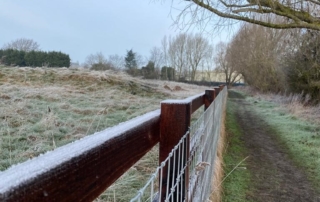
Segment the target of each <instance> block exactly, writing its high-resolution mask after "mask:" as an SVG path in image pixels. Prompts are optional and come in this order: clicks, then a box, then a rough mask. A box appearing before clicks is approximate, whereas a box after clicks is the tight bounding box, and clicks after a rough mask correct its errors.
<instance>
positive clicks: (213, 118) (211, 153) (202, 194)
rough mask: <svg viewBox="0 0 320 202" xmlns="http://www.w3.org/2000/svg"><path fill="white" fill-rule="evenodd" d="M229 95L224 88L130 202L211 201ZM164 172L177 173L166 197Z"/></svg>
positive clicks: (173, 176)
mask: <svg viewBox="0 0 320 202" xmlns="http://www.w3.org/2000/svg"><path fill="white" fill-rule="evenodd" d="M226 94H227V88H224V89H223V90H222V91H221V92H220V93H219V95H218V96H217V97H216V98H215V100H214V101H213V102H212V103H211V105H210V106H209V107H208V109H207V110H206V111H205V112H203V113H202V114H201V115H200V117H199V118H198V119H197V120H196V121H195V122H194V123H193V124H192V125H191V127H190V128H189V130H188V131H187V132H186V134H185V135H184V136H183V137H182V138H181V139H180V141H179V143H178V144H177V145H176V146H175V147H174V148H173V150H172V151H171V152H170V154H169V155H168V157H167V158H166V159H165V160H164V161H163V162H162V163H161V164H160V166H159V167H158V168H157V169H156V172H155V173H153V174H152V176H151V178H150V179H149V181H148V182H147V183H146V184H145V186H144V187H143V188H141V189H140V190H139V191H138V194H137V195H136V196H135V197H134V198H132V199H131V201H130V202H135V201H138V202H142V201H143V202H146V201H150V202H158V201H168V202H169V201H170V202H171V201H175V202H178V201H201V202H203V201H208V200H209V197H210V194H211V192H212V184H213V180H214V178H213V176H214V170H215V167H214V166H215V159H216V155H217V146H218V140H219V136H220V129H221V124H222V122H221V119H222V115H223V109H224V104H225V98H226ZM188 138H190V149H189V151H188V152H189V155H187V154H186V153H185V152H186V151H187V150H186V149H185V147H186V143H187V139H188ZM186 156H189V157H188V159H183V158H185V157H186ZM173 162H176V163H173ZM165 168H167V169H168V170H176V171H177V172H172V174H171V175H170V174H168V175H167V180H166V181H167V186H166V187H165V189H166V190H165V193H166V195H165V196H162V194H159V193H163V190H162V189H163V188H162V186H159V182H162V181H163V179H162V178H163V176H162V173H163V170H164V169H165ZM185 173H189V180H188V181H189V183H188V185H186V186H187V190H185V186H184V183H181V182H184V181H185V180H184V178H185V177H184V175H185ZM161 197H164V198H161Z"/></svg>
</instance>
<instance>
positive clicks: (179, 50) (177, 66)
mask: <svg viewBox="0 0 320 202" xmlns="http://www.w3.org/2000/svg"><path fill="white" fill-rule="evenodd" d="M186 46H187V34H179V35H177V36H176V37H174V38H172V39H171V40H170V41H169V49H168V55H169V60H170V63H171V66H172V67H173V68H174V70H175V72H176V76H177V77H178V80H180V79H185V78H186V76H187V69H186V68H187V66H188V60H187V56H186V50H187V48H186Z"/></svg>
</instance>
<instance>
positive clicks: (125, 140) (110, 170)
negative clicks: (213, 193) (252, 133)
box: [0, 87, 226, 202]
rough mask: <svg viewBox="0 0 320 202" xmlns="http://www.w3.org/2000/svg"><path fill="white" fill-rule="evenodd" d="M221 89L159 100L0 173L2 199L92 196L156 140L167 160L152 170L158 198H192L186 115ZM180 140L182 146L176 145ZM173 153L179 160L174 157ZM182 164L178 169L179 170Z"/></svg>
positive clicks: (86, 198)
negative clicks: (153, 105)
mask: <svg viewBox="0 0 320 202" xmlns="http://www.w3.org/2000/svg"><path fill="white" fill-rule="evenodd" d="M222 89H223V87H220V88H219V87H217V88H214V89H213V90H208V91H206V92H205V93H203V94H199V95H196V96H193V97H190V98H187V99H184V100H166V101H163V102H162V103H161V111H160V110H155V111H152V112H149V113H147V114H145V115H142V116H139V117H137V118H134V119H132V120H130V121H127V122H124V123H121V124H119V125H117V126H114V127H111V128H108V129H106V130H104V131H101V132H98V133H95V134H93V135H90V136H87V137H84V138H82V139H80V140H78V141H75V142H73V143H70V144H67V145H65V146H62V147H59V148H57V149H55V150H54V151H50V152H47V153H46V154H43V155H40V156H39V157H36V158H34V159H31V160H28V161H26V162H24V163H21V164H18V165H15V166H12V167H10V168H9V169H7V170H5V171H3V172H0V201H8V202H9V201H92V200H94V199H95V198H97V197H98V196H99V195H100V194H101V193H102V192H103V191H105V190H106V189H107V188H108V187H109V186H110V185H112V183H113V182H115V181H116V180H117V179H118V178H119V177H120V176H121V175H122V174H123V173H125V172H126V171H127V170H128V169H129V168H130V167H131V166H133V165H134V164H135V163H136V162H137V161H138V160H140V159H141V158H142V157H143V156H144V155H145V154H146V153H147V152H148V151H150V149H152V148H153V147H154V146H155V145H156V144H157V143H160V144H159V148H160V151H159V162H163V161H167V162H168V163H162V164H161V165H162V168H160V167H159V168H158V169H157V174H154V175H153V179H157V180H159V179H158V176H157V175H158V174H159V175H161V176H162V178H161V180H159V181H158V182H157V183H158V185H157V188H159V189H158V191H157V192H158V197H159V198H160V199H161V200H160V201H164V198H165V197H164V196H168V195H170V196H172V197H180V198H184V199H186V200H188V198H189V200H192V196H191V195H190V194H189V193H190V192H188V189H190V188H189V184H190V183H189V177H190V175H189V172H191V174H192V173H194V169H195V166H194V165H193V164H194V163H193V164H192V163H191V161H190V160H189V156H190V152H189V151H190V150H194V148H195V147H196V144H198V142H197V141H195V140H194V139H193V134H190V133H189V132H187V131H188V129H189V127H190V119H191V118H190V117H191V114H192V113H193V112H195V111H196V110H197V109H199V108H200V107H201V106H203V105H204V106H205V108H206V109H207V108H208V107H209V106H212V105H210V104H211V103H212V102H213V101H214V100H215V97H216V96H217V94H218V93H219V92H220V90H222ZM224 90H226V88H225V89H224ZM220 97H221V96H220ZM215 130H219V129H215ZM190 135H191V136H190ZM190 137H191V138H190ZM190 140H191V142H193V144H190ZM201 140H203V139H201ZM179 142H181V143H182V146H177V145H178V143H179ZM174 148H175V150H174V151H173V153H175V154H172V149H174ZM181 154H183V155H181ZM197 155H198V154H197ZM171 156H176V158H179V159H178V160H177V159H173V160H172V159H171V158H170V157H171ZM191 156H194V154H192V155H191ZM198 156H199V155H198ZM209 157H210V158H211V157H212V155H211V156H209ZM166 159H167V160H166ZM177 161H178V162H179V164H176V163H177ZM168 164H171V166H168ZM192 165H193V166H192ZM177 166H178V167H177ZM182 167H183V169H184V171H183V173H182V174H181V173H179V172H178V170H179V169H181V168H182ZM189 169H191V170H190V171H189ZM173 175H175V176H173ZM177 177H178V178H179V179H180V180H179V183H178V184H176V185H174V184H173V182H174V179H173V178H177ZM149 181H152V180H149ZM159 183H160V185H159ZM169 184H170V185H172V186H167V185H169ZM169 189H170V190H171V192H170V190H169ZM151 192H153V190H152V191H151ZM155 193H156V192H154V194H155ZM188 194H189V195H190V196H189V195H188ZM140 195H142V194H140ZM151 195H152V196H153V193H151ZM178 195H179V196H178ZM138 198H139V197H138ZM151 199H152V198H150V196H149V201H150V200H151ZM139 200H140V199H139ZM173 201H175V200H173Z"/></svg>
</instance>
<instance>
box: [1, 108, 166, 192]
mask: <svg viewBox="0 0 320 202" xmlns="http://www.w3.org/2000/svg"><path fill="white" fill-rule="evenodd" d="M157 116H160V110H159V109H158V110H155V111H152V112H149V113H146V114H144V115H142V116H139V117H136V118H134V119H131V120H129V121H127V122H123V123H120V124H119V125H117V126H114V127H111V128H107V129H106V130H103V131H101V132H97V133H95V134H93V135H89V136H86V137H84V138H82V139H80V140H77V141H74V142H72V143H70V144H67V145H64V146H62V147H59V148H57V149H55V150H54V151H49V152H47V153H45V154H42V155H40V156H39V157H37V158H34V159H31V160H27V161H25V162H23V163H20V164H17V165H13V166H11V167H10V168H9V169H7V170H5V171H3V172H0V194H3V193H5V192H7V191H9V189H13V188H14V187H16V186H18V185H19V184H21V183H22V182H24V181H26V180H28V179H32V178H34V177H36V176H38V175H40V174H42V173H45V172H47V171H49V170H50V169H53V168H55V167H57V166H58V165H60V164H62V163H64V162H66V161H68V160H70V159H71V158H73V157H76V156H79V155H80V154H82V153H86V152H87V151H88V150H90V149H92V148H94V147H97V146H99V145H101V144H103V143H104V142H106V141H107V140H109V139H111V138H114V137H117V136H119V135H121V134H123V133H124V132H126V131H129V130H132V129H133V128H135V127H137V126H139V125H141V124H142V123H144V122H146V121H149V120H150V119H152V118H155V117H157Z"/></svg>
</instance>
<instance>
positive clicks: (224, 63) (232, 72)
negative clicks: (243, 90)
mask: <svg viewBox="0 0 320 202" xmlns="http://www.w3.org/2000/svg"><path fill="white" fill-rule="evenodd" d="M215 49H216V53H215V56H214V61H215V63H216V65H217V70H219V71H221V72H222V73H223V74H224V76H225V82H226V84H227V85H228V86H232V85H233V84H234V83H235V82H238V81H240V79H241V78H242V76H241V74H240V72H238V71H237V70H236V68H237V67H236V66H235V65H232V64H231V63H230V59H231V58H230V57H232V56H231V55H230V54H229V47H228V44H226V43H223V42H220V43H218V44H217V45H216V48H215ZM228 57H229V58H228Z"/></svg>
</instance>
